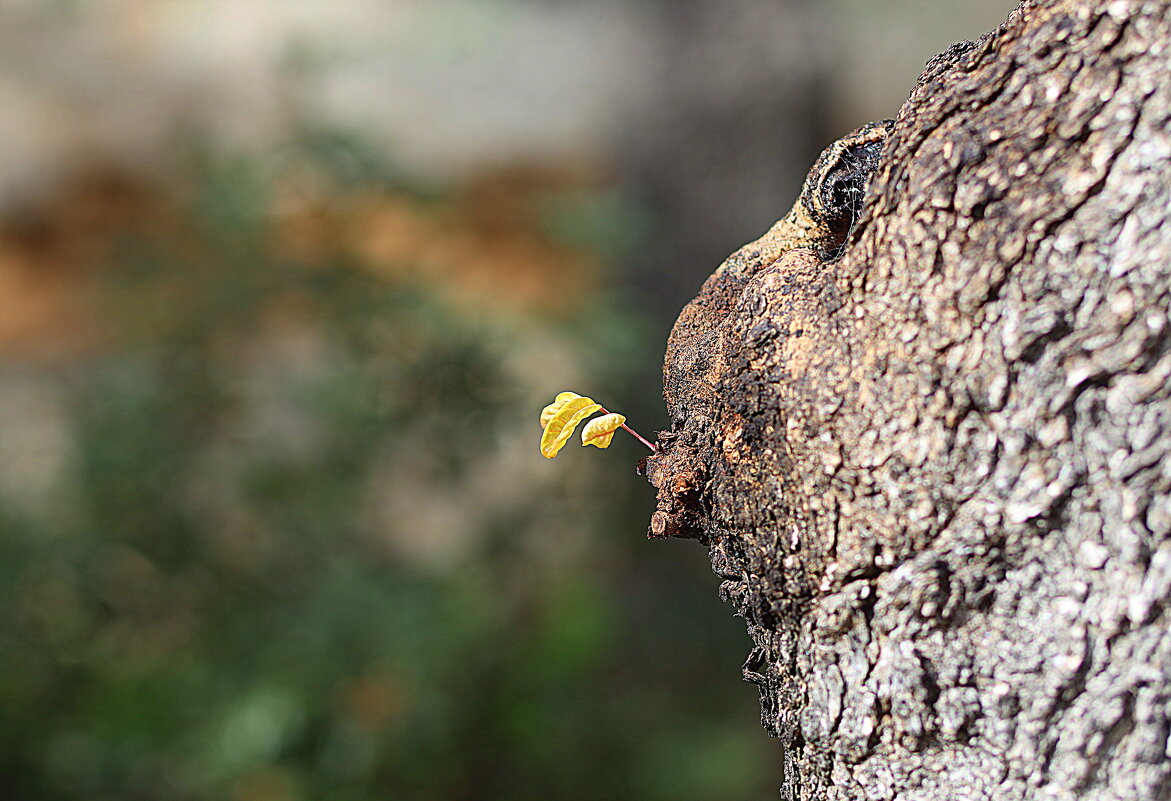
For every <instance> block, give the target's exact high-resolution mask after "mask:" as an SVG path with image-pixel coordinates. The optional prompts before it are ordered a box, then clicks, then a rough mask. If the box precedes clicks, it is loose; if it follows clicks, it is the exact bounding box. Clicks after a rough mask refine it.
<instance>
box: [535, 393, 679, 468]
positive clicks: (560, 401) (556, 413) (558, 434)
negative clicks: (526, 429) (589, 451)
mask: <svg viewBox="0 0 1171 801" xmlns="http://www.w3.org/2000/svg"><path fill="white" fill-rule="evenodd" d="M595 412H601V413H602V415H603V416H602V417H598V418H595V419H593V420H591V421H590V422H589V423H587V424H586V427H585V428H583V429H582V432H581V444H582V445H593V446H595V447H598V448H608V447H610V441H611V440H612V439H614V432H615V431H617V430H618V429H620V428H621V429H624V430H625V431H626V432H627V433H628V434H630V435H631V436H633V437H634V438H635V439H637V440H638V441H639V442H641V443H642V444H643V445H646V446H647V447H648V448H650V450H651V452H652V453H654V452H655V450H656V449H655V446H654V445H652V444H651V443H650V442H648V441H647V440H646V439H644V438H643V437H642V435H641V434H639V433H638V432H637V431H635V430H634V429H633V428H631V427H630V426H628V425H626V418H625V417H624V416H622V415H620V414H615V413H613V412H611V411H609V410H608V409H604V408H602V406H601V405H600V404H598V403H595V402H594V400H593V399H592V398H587V397H585V396H584V395H578V394H577V393H576V392H562V393H560V394H559V395H558V396H557V397H556V398H555V399H554V400H553V402H552V403H550V404H549V405H548V406H546V407H545V408H544V409H542V410H541V428H542V429H543V430H544V433H542V434H541V455H542V456H544V457H545V458H546V459H552V458H553V457H554V456H556V455H557V454H558V453H559V452H560V451H561V449H562V448H563V447H565V443H566V442H568V441H569V438H570V437H571V436H573V432H574V431H575V430H576V429H577V426H578V424H579V423H581V422H582V421H583V420H585V419H586V418H587V417H589V416H590V415H591V414H594V413H595Z"/></svg>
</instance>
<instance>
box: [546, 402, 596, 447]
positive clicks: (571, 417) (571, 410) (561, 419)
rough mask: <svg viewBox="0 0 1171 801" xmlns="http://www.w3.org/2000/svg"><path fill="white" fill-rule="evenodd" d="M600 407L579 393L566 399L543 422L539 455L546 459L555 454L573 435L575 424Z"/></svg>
mask: <svg viewBox="0 0 1171 801" xmlns="http://www.w3.org/2000/svg"><path fill="white" fill-rule="evenodd" d="M554 403H556V401H554ZM601 408H602V407H601V406H599V405H598V404H596V403H594V402H593V401H592V400H590V399H589V398H585V397H582V396H581V395H578V396H577V397H576V398H569V399H567V400H566V401H565V403H564V404H563V405H562V406H561V408H559V409H557V410H556V412H555V413H554V414H553V416H552V417H550V418H549V420H548V421H547V422H546V423H545V433H544V434H542V435H541V455H542V456H544V457H545V458H546V459H552V458H553V457H554V456H556V455H557V452H558V451H560V450H561V449H562V448H563V447H565V443H566V442H568V441H569V438H570V437H571V436H573V432H574V430H575V429H576V428H577V424H578V423H580V422H581V421H582V420H584V419H586V418H587V417H589V416H590V415H591V414H593V413H594V412H596V411H598V409H601Z"/></svg>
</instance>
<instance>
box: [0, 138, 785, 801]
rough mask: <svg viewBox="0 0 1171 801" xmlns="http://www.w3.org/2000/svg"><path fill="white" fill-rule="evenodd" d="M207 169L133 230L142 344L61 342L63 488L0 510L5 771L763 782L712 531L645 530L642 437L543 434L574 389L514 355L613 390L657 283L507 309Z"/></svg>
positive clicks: (489, 790)
mask: <svg viewBox="0 0 1171 801" xmlns="http://www.w3.org/2000/svg"><path fill="white" fill-rule="evenodd" d="M326 150H327V151H328V154H332V155H331V156H330V158H332V157H333V155H336V149H333V150H331V149H329V148H326ZM325 162H326V163H327V164H328V163H332V162H330V159H325ZM346 163H349V162H346ZM200 170H201V171H200V174H199V180H198V181H197V182H196V184H195V189H194V190H193V191H192V192H191V193H190V195H189V197H188V198H187V202H186V204H185V205H184V207H183V215H184V216H185V219H184V220H183V226H182V227H183V230H184V231H185V232H186V233H185V234H184V235H183V236H182V237H176V236H171V235H170V234H167V233H166V232H163V233H160V234H158V235H145V234H142V233H139V234H127V235H125V236H123V237H122V239H121V241H120V243H119V248H118V251H117V258H116V260H115V261H116V264H117V267H116V269H114V270H113V271H112V272H111V273H110V274H109V275H108V276H107V280H106V281H105V283H104V284H103V287H104V288H103V292H104V296H103V297H104V301H103V302H104V304H105V306H104V308H105V314H106V315H107V317H108V319H109V320H112V321H114V324H113V328H114V330H115V331H116V334H117V336H116V339H115V342H116V344H115V345H113V346H110V347H107V348H105V349H104V350H103V351H102V352H101V354H100V355H99V356H96V357H92V358H87V359H82V360H79V361H77V362H76V363H72V364H70V365H68V366H67V367H62V368H54V370H53V371H52V380H53V381H55V382H56V385H57V386H59V387H61V388H62V390H61V391H62V392H63V393H64V395H65V397H66V402H65V404H64V407H63V408H64V409H65V410H66V412H67V417H68V419H67V420H66V421H65V423H66V425H67V426H68V430H69V431H70V432H71V434H72V445H71V451H70V459H69V466H68V470H67V471H66V475H65V476H64V477H63V478H62V479H61V482H60V483H61V487H60V488H59V491H58V493H57V495H55V496H54V500H53V502H52V503H50V504H49V505H48V507H47V508H39V509H30V508H28V507H27V505H21V504H19V503H11V502H6V503H5V504H4V505H3V507H0V527H2V534H0V610H2V614H3V619H4V620H5V625H4V626H3V627H0V797H3V798H10V799H21V800H22V801H41V800H44V801H48V800H49V799H87V800H92V801H103V800H105V799H109V800H110V801H113V799H118V800H119V801H134V800H135V799H142V801H147V799H150V800H151V801H159V800H163V801H167V800H171V799H173V800H175V801H180V800H186V799H192V800H195V799H208V800H211V799H217V800H219V799H236V800H238V801H283V800H284V799H336V800H337V801H366V800H367V799H369V800H373V799H419V800H420V801H421V800H422V799H514V800H515V799H548V798H558V799H596V798H637V799H647V801H654V799H663V800H664V801H666V800H667V799H671V801H686V800H687V799H696V800H697V801H698V800H699V799H716V798H719V799H725V800H727V799H747V798H754V797H757V798H759V797H771V795H772V793H773V792H774V790H773V789H772V788H773V787H775V783H776V775H775V767H776V766H777V765H779V759H778V754H777V753H776V751H775V750H774V748H773V746H772V745H771V744H770V743H769V742H768V741H767V739H766V738H765V736H764V735H763V733H762V732H761V731H760V730H759V729H758V727H757V725H756V722H755V714H756V713H755V700H754V699H755V692H754V690H753V689H752V688H750V687H749V686H747V685H742V684H739V683H738V682H737V680H736V671H737V659H738V657H739V655H740V654H741V653H742V652H744V651H745V650H746V648H747V642H746V640H745V639H744V637H743V633H742V630H741V629H740V627H739V626H738V625H737V624H736V623H735V622H733V621H731V620H729V619H728V618H729V615H728V611H727V609H726V608H723V607H721V606H720V605H719V604H718V602H717V601H716V600H715V597H714V591H713V589H712V588H713V585H714V582H713V581H711V579H710V576H709V575H707V574H706V572H705V570H706V569H705V567H704V565H703V554H702V551H701V550H700V549H698V548H696V547H695V546H694V545H691V544H686V543H674V542H672V543H647V542H646V541H645V540H644V539H643V531H644V530H645V525H646V519H647V515H648V513H649V507H650V504H651V490H650V489H649V488H648V487H647V486H646V485H645V483H643V481H642V480H641V479H639V478H637V477H636V476H634V475H633V471H632V469H631V468H632V465H633V462H634V460H635V459H636V458H637V457H638V456H639V455H640V454H638V452H637V446H636V445H634V444H633V443H629V444H628V445H625V446H616V447H615V448H613V449H611V451H608V452H606V453H594V452H590V453H588V454H586V453H585V452H584V451H582V452H581V454H580V455H579V456H578V457H576V458H569V459H566V458H565V456H567V455H568V454H566V455H563V457H562V458H561V459H559V460H558V461H557V463H556V464H553V463H547V462H545V460H543V459H541V457H540V456H539V455H538V454H537V440H538V436H537V435H538V428H537V425H536V415H537V411H538V410H539V408H540V406H541V405H543V404H544V403H546V402H548V398H547V397H546V395H548V397H551V396H552V393H553V392H554V391H557V390H560V389H565V388H566V387H561V386H554V387H548V386H544V385H542V384H541V382H540V380H539V375H540V370H539V369H534V368H533V366H532V365H528V364H526V363H525V361H526V360H525V359H523V358H521V359H519V366H518V364H517V362H518V359H517V358H516V354H517V353H518V352H520V353H524V352H526V348H535V350H534V352H536V353H543V352H545V351H542V350H541V347H544V345H543V344H542V343H543V342H544V340H546V339H548V338H554V339H556V337H558V336H562V339H560V340H558V341H561V342H563V343H568V344H566V345H565V347H566V348H568V350H564V349H563V350H561V351H556V353H557V354H560V355H562V356H567V357H570V358H572V357H574V356H575V354H576V352H575V351H574V350H573V348H579V349H580V351H581V353H580V355H581V362H580V364H581V365H584V366H583V367H582V368H581V369H582V370H584V371H585V373H584V376H585V377H586V378H588V379H589V380H590V381H591V383H590V385H589V386H585V385H583V386H580V387H576V386H575V387H572V388H573V389H579V390H581V391H586V392H597V393H598V396H599V397H601V396H602V395H604V394H607V393H605V392H602V391H601V390H602V389H605V388H615V381H620V380H625V377H628V376H631V375H633V374H634V373H635V372H637V371H638V369H641V368H643V367H644V365H639V364H637V363H636V362H635V361H633V360H634V359H636V358H638V357H639V356H638V355H639V354H641V357H640V358H642V359H643V360H644V361H645V364H650V365H653V364H654V362H655V361H656V360H657V358H658V355H659V352H660V350H661V347H660V345H659V344H657V343H655V342H653V341H648V339H647V337H646V334H645V330H646V326H645V325H644V324H642V323H641V322H640V321H639V320H638V318H637V316H636V315H635V314H634V313H632V312H631V311H628V310H627V309H629V308H630V307H631V306H633V305H634V304H633V303H630V302H626V303H623V302H615V301H613V300H612V299H611V300H607V299H606V298H605V297H603V296H596V297H592V298H584V299H582V303H581V309H580V311H579V312H577V313H576V315H571V316H570V317H569V318H563V319H561V321H560V322H556V323H553V322H550V321H549V320H542V318H541V317H540V315H533V316H531V318H529V319H509V320H501V319H495V318H492V317H490V316H482V315H472V314H468V313H466V310H461V309H460V308H459V307H457V306H453V305H452V304H450V303H448V302H447V301H445V300H443V299H442V298H441V296H440V294H439V293H436V292H435V291H432V290H431V289H429V288H427V287H426V286H424V285H421V284H418V283H414V282H411V281H399V282H392V281H387V280H385V279H382V278H379V277H377V276H374V275H372V274H370V273H369V272H368V271H363V270H361V269H357V268H355V267H354V266H353V265H350V264H347V263H345V260H344V258H341V257H338V258H337V259H335V260H333V261H331V262H329V263H300V262H298V261H296V260H291V259H285V258H282V257H279V256H276V255H273V254H274V250H273V248H272V246H271V241H270V238H271V237H270V235H271V231H270V230H269V228H268V226H267V225H266V222H265V221H266V219H267V216H268V208H269V204H270V202H271V201H270V198H269V197H268V194H267V192H268V188H267V187H266V183H265V180H264V178H263V175H262V172H261V171H258V170H257V169H255V165H250V164H247V163H242V164H228V165H224V164H219V165H217V164H214V163H205V164H202V165H201V167H200ZM342 178H343V179H344V181H346V182H352V181H354V180H355V178H354V176H353V175H352V174H350V173H348V172H347V173H345V174H344V175H342ZM427 202H441V201H438V200H436V199H434V198H432V199H429V200H428V201H427ZM573 209H578V210H581V209H585V210H586V211H588V215H582V214H579V213H578V212H574V213H573V214H571V215H570V217H572V218H578V217H582V216H588V217H589V219H586V220H584V221H583V220H581V219H578V220H577V227H576V228H575V227H574V225H572V224H571V223H573V220H572V219H570V217H566V214H567V210H570V211H572V210H573ZM626 212H627V209H626V208H625V207H624V206H623V204H621V203H617V202H616V201H615V200H614V198H613V197H612V196H610V195H606V194H600V195H599V196H598V197H597V198H594V199H590V198H585V197H580V196H578V197H572V198H569V199H568V200H563V201H562V202H561V203H559V204H554V205H552V206H550V209H549V214H550V215H551V217H550V219H553V218H557V219H559V220H560V221H561V222H560V223H558V224H559V225H560V226H561V227H562V228H566V229H572V230H571V233H575V232H577V233H580V232H581V231H587V232H596V231H606V230H615V231H619V232H623V231H626V230H627V227H624V226H623V225H620V224H613V223H612V222H611V223H608V222H607V221H606V220H605V219H603V218H604V217H605V216H606V214H607V213H611V214H625V213H626ZM538 222H540V221H538ZM583 226H584V227H583ZM575 235H576V234H575ZM620 235H621V236H626V234H625V233H622V234H620ZM590 236H591V238H592V239H593V240H594V241H595V242H596V244H597V247H598V250H599V252H610V251H613V250H614V249H615V248H616V247H619V246H621V247H626V246H628V243H625V242H605V241H597V239H598V235H593V234H591V235H590ZM517 314H518V318H519V317H523V314H522V313H520V312H518V313H517ZM558 330H560V332H561V334H558V333H557V331H558ZM587 353H588V355H587ZM647 354H650V357H649V358H648V357H647ZM603 362H605V363H606V364H607V365H608V367H607V368H605V369H607V370H608V372H603V369H604V368H603V365H602V363H603ZM636 368H638V369H636ZM651 369H652V370H653V369H655V368H653V367H652V368H651ZM616 377H617V378H616ZM651 383H652V384H653V383H654V382H651ZM616 389H617V390H620V391H621V390H623V389H624V388H623V387H621V386H618V387H617V388H616ZM652 401H653V399H652ZM642 402H643V404H645V405H648V406H652V407H653V403H652V402H650V401H647V400H645V399H644V400H643V401H642ZM46 413H47V412H46ZM654 422H655V421H650V425H649V426H647V427H648V428H650V427H651V426H653V425H654ZM9 500H11V499H9ZM697 566H698V569H697Z"/></svg>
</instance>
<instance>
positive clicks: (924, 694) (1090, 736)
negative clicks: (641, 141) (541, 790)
mask: <svg viewBox="0 0 1171 801" xmlns="http://www.w3.org/2000/svg"><path fill="white" fill-rule="evenodd" d="M1169 46H1171V4H1169V3H1168V2H1161V1H1160V0H1115V1H1114V2H1100V3H1092V2H1089V1H1088V0H1081V1H1080V2H1079V1H1078V0H1036V1H1035V2H1028V1H1026V2H1023V3H1022V4H1021V6H1020V7H1019V8H1018V9H1017V10H1016V11H1014V12H1013V13H1012V15H1011V16H1010V17H1009V19H1008V21H1007V22H1006V23H1005V24H1004V25H1003V26H1002V27H1001V28H1000V29H998V30H997V31H995V32H993V33H991V34H989V35H987V36H985V37H983V38H981V39H980V40H978V41H974V42H964V43H961V44H959V45H956V46H954V47H952V48H951V49H950V50H948V51H947V52H946V53H944V54H942V55H941V56H939V57H938V58H936V59H935V60H933V61H932V62H931V63H930V64H929V65H928V68H927V71H926V72H925V73H924V75H923V76H922V77H921V79H920V81H919V83H918V85H917V86H916V88H915V89H914V91H913V92H912V94H911V96H910V98H909V100H908V101H907V103H906V104H905V105H904V106H903V108H902V109H901V110H900V111H899V113H898V117H897V119H896V120H895V122H894V123H893V126H890V127H889V133H887V131H888V126H885V125H878V126H871V127H870V128H868V129H864V130H863V131H860V132H856V133H855V134H854V135H852V136H851V137H848V138H847V139H846V140H843V142H842V143H839V144H838V145H837V146H836V147H835V148H831V149H830V150H829V151H827V152H826V154H825V155H824V156H823V157H822V159H821V160H820V161H819V163H818V165H817V166H815V168H814V170H813V172H812V173H811V175H810V179H809V181H808V182H807V184H806V188H805V190H804V192H803V193H802V198H801V200H800V201H799V203H798V204H797V206H796V207H795V208H794V211H793V212H791V213H790V215H789V216H788V217H787V218H786V219H785V220H782V221H781V222H780V223H778V224H777V226H776V227H774V229H773V230H772V231H770V233H769V234H767V235H766V236H765V237H763V238H762V239H761V240H759V241H757V242H755V243H753V244H751V245H748V246H746V247H745V248H743V249H741V250H740V251H738V252H737V253H736V254H734V255H733V256H732V257H730V258H729V259H728V261H726V262H725V263H724V265H723V266H722V267H721V268H720V269H719V270H718V271H717V272H716V273H715V274H714V275H713V276H712V277H711V278H710V279H709V280H708V282H707V283H706V284H705V285H704V287H703V289H702V290H701V291H700V294H699V296H698V297H697V298H696V299H695V300H694V301H692V303H691V304H690V305H689V306H688V307H687V308H686V309H685V310H684V312H683V313H682V314H681V315H680V319H679V321H678V323H677V324H676V328H675V330H674V332H673V333H672V337H671V340H670V342H669V345H668V353H667V359H666V364H665V368H664V375H665V396H666V400H667V404H668V408H669V411H670V414H671V420H672V429H671V430H670V431H668V432H665V433H663V434H662V435H661V436H660V444H661V450H660V452H659V453H658V454H656V455H655V456H652V457H650V458H649V459H648V460H647V462H646V464H645V469H646V470H647V474H648V476H649V478H650V480H651V481H652V483H653V484H654V485H655V486H656V487H657V488H658V490H659V508H658V510H657V511H656V513H655V516H654V518H653V519H652V526H651V529H652V535H659V536H663V535H674V536H682V537H694V538H696V539H699V540H700V541H701V542H703V543H704V544H705V545H706V546H707V547H708V548H709V549H710V552H711V557H712V564H713V568H714V570H715V572H716V573H717V574H718V575H719V576H720V577H721V578H722V579H723V583H722V585H721V589H720V592H721V595H722V596H723V597H725V598H726V599H728V600H729V601H731V602H732V603H733V604H734V605H735V608H736V609H737V611H738V612H739V613H740V614H742V615H743V616H744V617H745V618H746V620H747V623H748V630H749V634H750V635H751V638H752V640H753V643H754V646H755V647H754V648H753V649H752V651H751V654H750V655H749V658H748V661H747V663H746V665H745V668H744V671H745V676H746V677H747V678H748V679H749V680H751V681H753V682H755V683H757V684H759V685H760V690H761V699H762V710H763V721H764V725H765V727H766V728H767V729H768V730H769V731H770V732H772V733H773V734H775V735H776V736H778V737H780V738H781V739H782V741H783V743H784V745H785V749H784V753H785V774H784V775H785V779H784V786H783V787H782V790H781V795H782V797H783V798H786V799H798V798H799V799H855V798H858V799H861V798H867V799H894V798H899V799H963V798H979V799H989V798H991V799H1033V798H1095V799H1097V798H1101V799H1115V798H1116V799H1171V741H1169V735H1171V629H1169V626H1171V499H1169V498H1171V459H1169V458H1168V451H1169V450H1171V348H1169V341H1171V317H1169V308H1171V225H1169V224H1168V221H1169V217H1171V135H1169V130H1168V128H1169V124H1171V49H1169ZM868 178H869V189H868V190H867V189H866V182H867V179H868ZM863 195H864V197H865V204H864V207H863V212H862V215H861V218H860V219H857V220H855V219H854V214H853V211H854V210H855V209H856V208H858V207H859V206H861V203H860V201H859V200H858V199H859V198H861V197H863ZM843 220H844V222H843Z"/></svg>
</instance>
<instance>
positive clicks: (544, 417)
mask: <svg viewBox="0 0 1171 801" xmlns="http://www.w3.org/2000/svg"><path fill="white" fill-rule="evenodd" d="M580 397H581V395H578V394H577V393H576V392H561V393H558V395H557V397H556V398H555V399H554V400H553V402H552V403H550V404H549V405H548V406H546V407H545V408H544V409H542V410H541V428H544V427H545V426H547V425H549V421H550V420H551V419H553V415H555V414H557V412H559V411H561V407H563V406H564V405H565V404H567V403H569V402H570V401H571V400H573V399H574V398H580Z"/></svg>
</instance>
